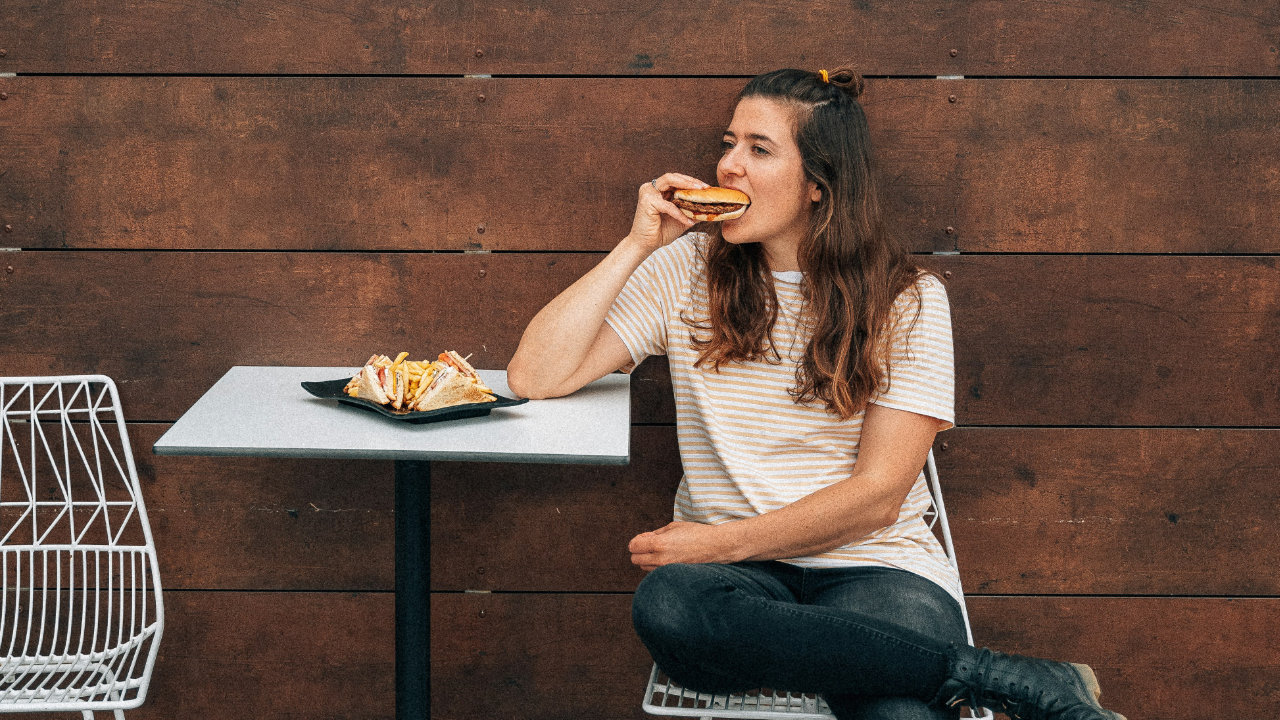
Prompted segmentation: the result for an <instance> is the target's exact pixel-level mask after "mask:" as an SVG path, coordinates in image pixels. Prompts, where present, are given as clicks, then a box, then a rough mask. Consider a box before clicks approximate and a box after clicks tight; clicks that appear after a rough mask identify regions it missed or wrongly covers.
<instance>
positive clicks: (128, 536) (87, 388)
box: [0, 375, 164, 720]
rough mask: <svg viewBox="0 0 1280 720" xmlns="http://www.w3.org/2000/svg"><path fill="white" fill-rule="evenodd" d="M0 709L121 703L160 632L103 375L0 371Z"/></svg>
mask: <svg viewBox="0 0 1280 720" xmlns="http://www.w3.org/2000/svg"><path fill="white" fill-rule="evenodd" d="M0 410H2V415H0V572H2V575H3V580H2V586H0V590H2V591H3V597H0V713H9V712H35V711H45V710H47V711H55V712H68V711H71V712H76V711H78V712H81V713H83V717H84V718H86V720H88V719H91V718H92V717H93V712H94V711H95V710H103V711H107V710H110V711H113V712H114V714H115V717H116V718H117V720H122V719H123V717H124V713H123V711H124V710H126V709H129V708H136V707H138V706H139V705H141V704H142V702H143V700H145V699H146V694H147V686H148V685H149V684H150V681H151V670H152V667H153V666H154V665H155V660H156V653H157V652H158V650H159V648H160V636H161V634H162V631H163V628H164V605H163V601H162V598H161V594H160V574H159V569H158V566H157V564H156V550H155V543H154V541H153V540H152V537H151V527H150V525H149V524H148V523H147V511H146V507H145V506H144V505H143V502H142V494H141V490H140V488H139V485H138V472H137V468H136V467H135V466H134V462H133V451H132V450H131V447H130V445H129V435H128V431H127V430H126V428H125V423H124V414H123V413H122V412H121V410H120V397H119V394H118V393H117V392H116V386H115V383H114V382H112V381H111V379H110V378H108V377H106V376H103V375H74V376H61V377H11V378H0Z"/></svg>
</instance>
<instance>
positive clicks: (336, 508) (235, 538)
mask: <svg viewBox="0 0 1280 720" xmlns="http://www.w3.org/2000/svg"><path fill="white" fill-rule="evenodd" d="M169 427H170V426H169V425H159V424H131V425H130V426H129V434H130V440H131V442H132V444H133V452H134V459H135V460H136V462H137V465H138V479H139V481H140V482H141V483H142V494H143V498H144V499H145V501H146V503H147V515H148V518H149V520H150V522H151V528H152V532H153V534H154V535H155V539H156V548H157V554H158V556H159V559H160V571H161V580H162V581H163V584H164V587H165V588H171V589H175V590H347V591H359V590H381V591H392V590H394V589H395V512H394V509H395V480H394V476H393V471H392V463H391V462H390V461H375V460H285V459H267V458H210V457H172V456H157V455H153V454H152V453H151V446H152V445H153V444H155V441H156V440H158V439H160V436H161V435H163V434H164V432H165V431H167V430H168V429H169Z"/></svg>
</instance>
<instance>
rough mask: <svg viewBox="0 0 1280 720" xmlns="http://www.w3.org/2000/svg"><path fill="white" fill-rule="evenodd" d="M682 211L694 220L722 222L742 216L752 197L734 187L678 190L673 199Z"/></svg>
mask: <svg viewBox="0 0 1280 720" xmlns="http://www.w3.org/2000/svg"><path fill="white" fill-rule="evenodd" d="M671 202H672V204H674V205H675V206H676V207H678V208H680V212H682V213H684V214H685V215H686V216H687V217H690V218H692V219H694V220H701V221H703V222H720V221H721V220H732V219H734V218H736V217H742V213H744V212H746V211H747V206H749V205H750V204H751V198H749V197H747V196H746V194H745V193H741V192H738V191H737V190H734V189H733V188H723V187H709V188H702V189H699V190H686V189H679V190H676V192H675V196H674V197H672V199H671Z"/></svg>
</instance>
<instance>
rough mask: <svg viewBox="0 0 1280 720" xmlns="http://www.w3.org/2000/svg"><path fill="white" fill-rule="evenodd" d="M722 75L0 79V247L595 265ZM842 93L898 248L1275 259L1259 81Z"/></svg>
mask: <svg viewBox="0 0 1280 720" xmlns="http://www.w3.org/2000/svg"><path fill="white" fill-rule="evenodd" d="M742 84H743V80H741V79H681V78H666V79H638V78H632V79H575V78H559V79H556V78H535V79H514V78H508V79H503V78H495V79H465V80H464V79H458V78H453V79H449V78H262V77H241V78H235V77H221V78H208V77H204V78H198V77H197V78H191V77H187V78H160V77H125V78H121V77H17V78H8V79H0V86H3V88H5V89H7V92H8V93H9V99H8V100H7V101H5V102H4V103H3V104H2V105H0V133H3V134H4V135H5V136H6V139H7V140H8V142H7V143H6V144H7V146H8V150H7V152H6V155H5V157H4V158H3V160H0V167H2V168H3V170H4V173H3V174H2V175H0V216H2V218H3V221H4V223H5V224H8V225H11V226H12V228H13V231H12V233H10V234H8V235H6V236H5V237H4V238H3V242H4V243H5V244H6V245H8V246H13V247H26V248H134V249H271V250H280V249H310V250H339V249H340V250H388V251H399V250H463V249H487V250H499V251H507V250H575V251H585V250H591V251H607V250H609V249H611V248H613V247H614V246H615V245H616V244H617V242H618V241H619V240H620V239H621V238H622V237H624V236H625V235H626V233H627V232H628V231H629V229H630V226H631V218H632V216H633V215H634V211H635V202H636V192H637V188H638V187H639V186H640V185H641V184H642V183H644V182H645V181H647V180H648V179H649V178H652V177H655V176H658V175H661V174H662V173H664V172H669V171H678V172H684V173H687V174H691V175H696V176H700V177H703V178H706V179H708V180H710V179H713V178H714V177H715V162H716V159H717V157H718V155H719V140H720V133H721V132H722V130H723V128H724V127H725V125H727V124H728V122H729V120H730V117H731V114H732V107H731V103H732V98H733V96H734V95H735V94H736V92H737V91H738V90H739V89H740V88H741V87H742ZM481 96H483V97H484V101H483V102H480V100H479V98H480V97H481ZM950 96H954V97H955V98H956V101H955V102H948V99H949V97H950ZM862 103H863V105H864V107H865V108H866V112H867V115H868V120H869V123H870V125H871V129H872V142H873V146H874V152H875V154H876V155H877V157H878V158H879V160H878V162H879V163H880V165H881V167H882V171H883V176H884V182H885V188H886V195H887V201H886V208H887V213H888V218H889V222H890V226H891V227H892V228H894V230H895V231H896V232H899V233H900V234H901V235H902V236H903V238H904V239H905V241H906V242H907V243H908V244H909V246H910V247H911V248H913V249H914V250H915V251H920V252H932V251H953V250H962V251H966V252H1072V253H1077V252H1093V253H1112V252H1143V253H1152V252H1154V253H1164V252H1179V253H1236V254H1238V253H1275V252H1278V251H1280V200H1277V198H1280V176H1278V175H1277V174H1276V173H1274V172H1273V171H1272V168H1274V167H1276V166H1278V165H1280V138H1278V137H1277V135H1276V134H1275V133H1274V132H1273V129H1274V128H1275V127H1276V125H1277V124H1280V88H1277V87H1275V84H1274V83H1271V82H1270V81H1263V80H1242V79H1223V80H998V79H977V80H974V79H970V80H963V81H937V80H923V79H917V80H870V81H868V83H867V91H866V94H865V95H864V96H863V97H862ZM948 227H950V228H952V229H953V232H952V233H950V234H948V233H947V232H946V228H948Z"/></svg>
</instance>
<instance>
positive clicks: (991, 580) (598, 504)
mask: <svg viewBox="0 0 1280 720" xmlns="http://www.w3.org/2000/svg"><path fill="white" fill-rule="evenodd" d="M167 427H168V426H166V425H152V424H134V425H131V427H130V434H131V437H132V439H133V443H134V453H135V457H136V460H137V462H138V470H139V476H140V478H141V480H142V483H143V496H144V498H145V500H146V503H147V508H148V512H149V516H150V520H151V525H152V529H153V532H154V534H155V537H156V544H157V547H158V548H159V553H160V559H161V570H162V575H161V578H162V581H163V585H164V587H166V588H170V589H180V590H293V591H297V590H341V591H390V590H392V589H393V588H394V578H395V568H394V528H393V523H394V508H393V485H394V483H393V480H392V471H391V466H390V463H386V462H374V461H354V460H353V461H345V460H274V459H273V460H268V459H249V458H185V457H157V456H154V455H151V454H150V452H149V447H150V445H151V443H153V442H154V441H155V440H156V439H157V438H158V437H159V436H160V435H161V434H162V433H163V432H164V431H165V429H167ZM1277 433H1280V431H1277V430H1222V429H1218V430H1194V429H1183V430H1131V429H1105V430H1077V429H1016V428H959V429H956V430H952V431H948V432H946V433H943V434H942V435H940V436H939V438H938V440H937V442H935V444H934V452H935V455H936V457H937V460H938V468H939V474H940V477H941V480H942V485H943V493H944V495H943V498H944V500H945V501H946V507H947V512H948V517H949V519H950V524H951V534H952V539H953V540H954V542H955V547H956V552H957V557H958V558H959V560H960V570H961V580H962V582H963V584H964V587H965V589H966V590H967V591H968V592H969V593H972V594H1036V593H1065V594H1134V595H1276V594H1280V581H1278V580H1277V578H1276V577H1275V576H1274V573H1271V572H1270V570H1269V567H1270V565H1271V564H1272V563H1270V562H1269V561H1267V560H1266V558H1268V557H1275V556H1276V555H1277V554H1278V553H1280V550H1277V547H1276V545H1277V543H1276V541H1275V540H1274V538H1276V537H1278V536H1280V521H1277V519H1276V517H1275V513H1274V512H1273V508H1275V507H1276V506H1277V505H1278V504H1280V494H1278V492H1277V490H1276V488H1277V487H1280V470H1277V468H1280V457H1277V455H1278V454H1280V450H1277V448H1278V447H1280V443H1277V439H1278V436H1277ZM943 442H946V443H947V449H945V450H943V449H942V443H943ZM631 447H632V456H631V458H632V459H631V464H630V465H629V466H627V467H625V468H610V467H591V466H580V465H548V466H543V465H521V464H515V463H447V462H439V463H434V464H433V471H432V488H431V551H432V561H431V568H432V588H433V589H434V590H437V591H460V590H492V591H499V592H513V591H517V592H561V593H564V592H631V591H633V590H634V589H635V586H636V584H637V583H638V582H639V581H640V579H641V578H642V577H643V572H642V571H641V570H639V569H638V568H636V567H635V566H633V565H632V564H631V562H630V556H629V554H628V553H627V551H626V547H627V543H628V542H629V541H630V540H631V538H632V537H634V536H635V535H638V534H639V533H641V532H645V531H647V530H654V529H657V528H659V527H661V526H663V525H665V524H667V523H668V522H670V520H671V513H672V503H673V501H674V497H675V492H676V487H677V485H678V484H679V481H680V476H681V466H680V457H679V449H678V447H677V443H676V434H675V428H674V427H671V426H663V427H635V428H633V429H632V436H631Z"/></svg>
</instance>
